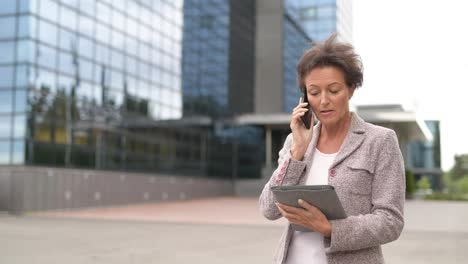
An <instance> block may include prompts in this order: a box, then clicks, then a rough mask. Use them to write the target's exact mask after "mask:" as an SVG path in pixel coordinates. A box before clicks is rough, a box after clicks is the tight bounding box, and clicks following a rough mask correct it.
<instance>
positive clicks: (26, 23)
mask: <svg viewBox="0 0 468 264" xmlns="http://www.w3.org/2000/svg"><path fill="white" fill-rule="evenodd" d="M36 27H37V20H36V17H33V16H20V17H19V25H18V37H20V38H27V37H30V38H37V36H36Z"/></svg>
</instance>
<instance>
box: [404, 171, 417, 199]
mask: <svg viewBox="0 0 468 264" xmlns="http://www.w3.org/2000/svg"><path fill="white" fill-rule="evenodd" d="M405 174H406V195H407V196H410V197H411V196H412V194H413V193H414V192H415V191H416V179H415V178H414V174H413V172H411V171H409V170H406V172H405Z"/></svg>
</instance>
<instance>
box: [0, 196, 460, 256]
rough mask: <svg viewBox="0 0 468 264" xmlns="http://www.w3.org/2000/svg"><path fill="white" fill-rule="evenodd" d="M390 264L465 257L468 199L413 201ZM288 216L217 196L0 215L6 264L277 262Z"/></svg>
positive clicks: (390, 250) (388, 251)
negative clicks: (272, 217) (270, 216)
mask: <svg viewBox="0 0 468 264" xmlns="http://www.w3.org/2000/svg"><path fill="white" fill-rule="evenodd" d="M405 214H406V216H405V218H406V226H405V230H404V232H403V234H402V236H401V237H400V239H399V240H398V241H396V242H393V243H390V244H388V245H385V246H384V255H385V258H386V261H387V263H391V264H392V263H395V264H398V263H402V264H404V263H415V264H418V263H421V264H422V263H467V260H468V221H467V220H468V203H461V202H460V203H458V202H424V201H409V202H407V203H406V210H405ZM284 224H285V222H284V220H280V221H273V222H271V221H268V220H265V219H263V218H262V216H261V215H260V214H259V213H258V209H257V204H256V199H252V198H215V199H206V200H195V201H185V202H170V203H159V204H143V205H132V206H122V207H109V208H96V209H86V210H76V211H64V212H53V213H51V212H47V213H34V214H33V213H27V214H25V215H23V216H21V217H15V216H10V215H6V214H3V215H0V234H1V235H0V247H1V249H2V250H1V252H2V253H1V255H0V263H12V264H23V263H28V264H29V263H38V264H40V263H44V264H45V263H47V264H53V263H71V264H74V263H77V264H78V263H80V264H81V263H102V264H107V263H122V264H123V263H135V264H136V263H138V264H144V263H168V264H172V263H174V264H179V263H208V264H211V263H226V264H229V263H233V264H234V263H271V260H272V254H273V251H274V249H275V247H276V243H277V241H278V239H279V236H280V234H281V232H282V227H283V225H284Z"/></svg>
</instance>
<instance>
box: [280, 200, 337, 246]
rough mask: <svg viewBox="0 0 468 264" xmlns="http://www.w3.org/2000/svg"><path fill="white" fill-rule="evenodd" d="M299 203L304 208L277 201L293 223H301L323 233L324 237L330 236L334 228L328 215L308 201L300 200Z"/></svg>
mask: <svg viewBox="0 0 468 264" xmlns="http://www.w3.org/2000/svg"><path fill="white" fill-rule="evenodd" d="M299 205H300V206H301V207H302V208H297V207H293V206H288V205H285V204H281V203H276V206H278V209H279V211H280V212H281V214H282V215H283V216H284V217H285V218H286V219H288V221H289V222H290V223H291V224H296V225H301V226H304V227H306V228H309V229H310V230H313V231H315V232H319V233H321V234H322V235H323V236H324V237H330V236H331V229H332V228H331V224H330V222H329V221H328V219H327V217H326V216H325V215H324V214H323V213H322V212H321V211H320V210H319V209H318V208H317V207H315V206H312V205H311V204H309V203H308V202H306V201H303V200H299Z"/></svg>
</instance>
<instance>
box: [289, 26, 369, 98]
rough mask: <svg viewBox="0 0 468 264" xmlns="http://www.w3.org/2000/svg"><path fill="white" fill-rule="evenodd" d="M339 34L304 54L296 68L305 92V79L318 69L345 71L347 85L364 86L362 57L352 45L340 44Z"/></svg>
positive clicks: (298, 78) (301, 87)
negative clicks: (331, 67)
mask: <svg viewBox="0 0 468 264" xmlns="http://www.w3.org/2000/svg"><path fill="white" fill-rule="evenodd" d="M336 37H337V34H336V33H335V34H333V35H331V36H330V37H329V38H328V39H327V40H325V41H324V42H323V43H318V44H315V45H314V46H313V47H312V48H310V49H308V50H307V51H305V52H304V54H303V55H302V57H301V58H300V59H299V62H298V64H297V67H296V73H297V84H298V85H299V87H300V89H301V91H304V89H305V84H304V78H305V77H306V75H307V74H309V72H310V71H312V70H313V69H314V68H317V67H324V66H333V67H337V68H339V69H340V70H342V71H343V73H344V77H345V81H346V84H347V85H348V86H349V87H350V88H358V87H360V86H362V80H363V73H362V62H361V57H360V56H359V55H358V54H356V52H355V51H354V47H353V46H352V45H351V44H347V43H340V42H337V40H336Z"/></svg>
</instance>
